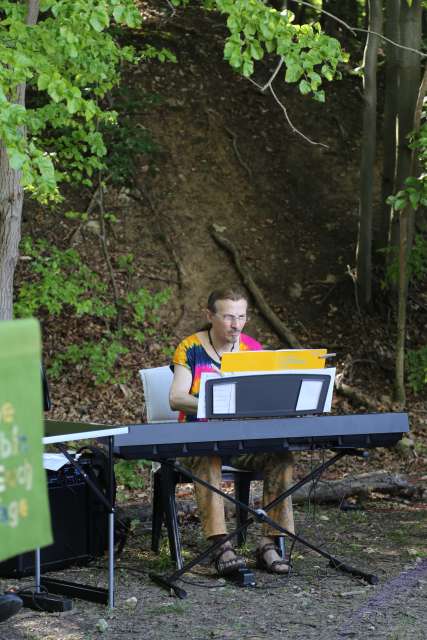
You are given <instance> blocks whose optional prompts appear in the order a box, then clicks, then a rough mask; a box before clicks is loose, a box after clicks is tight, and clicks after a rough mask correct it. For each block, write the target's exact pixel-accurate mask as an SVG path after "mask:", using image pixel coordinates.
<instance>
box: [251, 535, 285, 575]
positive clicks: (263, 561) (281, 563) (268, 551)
mask: <svg viewBox="0 0 427 640" xmlns="http://www.w3.org/2000/svg"><path fill="white" fill-rule="evenodd" d="M256 559H257V568H258V569H263V570H264V571H268V572H269V573H276V574H278V575H284V574H286V573H289V565H288V563H287V562H285V560H283V558H281V557H280V556H279V554H278V552H277V547H276V545H275V543H274V540H273V538H262V539H261V541H260V543H259V546H258V549H257V551H256Z"/></svg>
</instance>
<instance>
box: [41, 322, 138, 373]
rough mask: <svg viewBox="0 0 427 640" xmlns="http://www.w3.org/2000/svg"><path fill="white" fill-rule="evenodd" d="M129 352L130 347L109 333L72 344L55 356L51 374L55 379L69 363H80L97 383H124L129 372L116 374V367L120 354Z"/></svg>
mask: <svg viewBox="0 0 427 640" xmlns="http://www.w3.org/2000/svg"><path fill="white" fill-rule="evenodd" d="M128 352H129V349H128V348H127V347H125V346H124V344H122V343H121V342H120V341H119V340H118V339H115V337H114V334H111V335H107V336H106V337H104V338H101V340H99V341H97V342H94V341H93V340H90V341H87V342H82V343H79V344H71V345H70V346H69V347H68V348H67V349H66V350H65V351H64V352H63V353H60V354H58V355H57V356H56V357H55V359H54V361H53V363H52V366H51V367H50V368H49V374H50V376H51V377H52V378H53V379H57V378H59V377H60V375H61V373H62V371H63V369H64V367H66V366H67V365H79V366H80V368H81V366H82V365H84V366H86V367H87V368H88V370H89V371H90V373H91V374H92V376H93V377H94V380H95V384H116V383H118V382H120V383H123V382H126V381H127V380H128V379H129V374H128V373H127V372H122V373H120V374H116V373H115V368H116V364H117V362H118V360H119V358H120V356H122V355H124V354H126V353H128Z"/></svg>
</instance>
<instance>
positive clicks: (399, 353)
mask: <svg viewBox="0 0 427 640" xmlns="http://www.w3.org/2000/svg"><path fill="white" fill-rule="evenodd" d="M426 93H427V66H426V67H425V69H424V75H423V79H422V82H421V86H420V90H419V93H418V99H417V104H416V108H415V115H414V123H413V130H414V132H415V133H418V132H419V130H420V126H421V116H422V110H423V102H424V97H425V95H426ZM416 165H417V159H416V155H415V151H413V152H412V157H411V164H410V175H415V174H416V173H417V172H416ZM413 220H414V210H413V209H412V207H411V206H407V207H405V209H404V210H403V211H402V213H401V215H400V224H399V230H400V238H399V240H400V242H399V287H398V306H397V339H396V370H395V382H394V393H395V398H396V400H397V401H398V402H399V403H400V404H402V405H404V404H405V401H406V394H405V337H406V306H407V298H408V257H409V252H410V249H411V246H412V234H413V225H414V222H413Z"/></svg>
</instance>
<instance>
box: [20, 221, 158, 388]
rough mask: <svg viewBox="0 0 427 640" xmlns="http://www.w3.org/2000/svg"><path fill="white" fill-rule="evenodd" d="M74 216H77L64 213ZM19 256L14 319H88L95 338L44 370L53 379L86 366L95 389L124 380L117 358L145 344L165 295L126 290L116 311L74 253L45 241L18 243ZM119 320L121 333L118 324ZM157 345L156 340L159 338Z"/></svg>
mask: <svg viewBox="0 0 427 640" xmlns="http://www.w3.org/2000/svg"><path fill="white" fill-rule="evenodd" d="M69 216H71V217H77V212H69ZM22 254H24V257H25V258H27V259H28V258H29V259H30V260H29V266H28V269H29V272H30V276H29V277H28V278H27V279H26V280H25V281H24V282H23V284H22V286H21V288H20V289H19V291H18V293H17V299H16V302H15V306H14V311H15V315H16V316H17V317H28V316H35V315H40V314H43V313H47V314H48V315H49V317H50V318H60V317H61V315H63V314H65V313H66V314H68V315H70V314H71V315H75V316H77V317H84V318H87V321H88V323H90V324H91V325H92V326H93V327H95V328H96V330H97V333H98V334H100V335H99V337H98V339H96V340H87V341H83V342H79V343H73V344H70V345H69V346H68V347H67V348H66V349H65V350H64V351H63V352H62V353H58V354H56V355H55V357H54V359H53V360H52V363H51V366H50V368H49V374H50V376H51V377H52V378H53V379H56V378H59V377H60V375H61V374H62V372H63V371H64V369H66V368H67V366H68V365H72V366H73V367H79V368H80V369H81V368H82V367H85V368H86V369H87V371H88V372H89V373H90V375H91V376H92V378H93V380H94V382H95V384H107V383H111V384H115V383H118V382H125V381H126V380H127V379H128V374H127V373H126V372H121V371H120V370H119V369H118V364H119V362H120V358H121V356H124V355H126V354H127V353H128V352H129V349H130V347H132V345H134V344H144V343H145V342H146V341H147V339H149V338H150V337H151V336H153V335H154V334H156V333H157V332H156V327H157V326H158V323H159V314H158V311H159V309H160V307H161V306H162V305H163V304H165V303H166V302H167V301H168V299H169V297H170V290H169V289H165V290H164V291H159V292H158V293H151V292H150V291H147V290H146V289H144V288H143V287H141V288H139V289H137V290H136V291H129V292H127V293H125V294H124V295H123V298H122V299H121V300H120V301H119V306H118V307H117V306H115V305H114V304H113V303H112V302H111V300H110V295H109V292H108V286H107V285H106V283H105V282H104V280H103V279H102V277H101V276H100V275H99V274H98V273H96V272H95V271H93V270H91V269H90V268H89V267H88V266H87V265H86V264H85V263H84V261H83V260H82V256H81V255H80V254H79V253H78V252H77V251H76V250H74V249H68V250H64V251H63V250H61V249H59V248H58V247H55V246H54V245H49V244H48V243H47V242H46V241H44V240H39V241H36V242H33V241H32V240H31V238H24V239H23V241H22ZM118 262H119V263H120V264H121V265H125V266H126V268H127V269H128V270H129V269H134V256H133V255H132V254H127V255H125V256H122V257H121V258H119V259H118ZM119 314H121V315H122V316H123V317H124V329H120V328H117V326H116V325H117V320H118V317H119ZM157 340H161V337H158V338H157Z"/></svg>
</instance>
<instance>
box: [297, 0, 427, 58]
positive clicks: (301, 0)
mask: <svg viewBox="0 0 427 640" xmlns="http://www.w3.org/2000/svg"><path fill="white" fill-rule="evenodd" d="M298 2H299V4H305V6H306V7H311V8H312V9H315V10H316V11H318V12H319V13H323V14H325V15H326V16H329V18H332V20H335V21H336V22H338V23H339V24H342V25H343V27H345V28H346V29H348V30H349V31H351V33H352V34H353V35H354V36H355V35H356V32H359V33H367V34H368V35H370V34H372V35H374V36H378V37H379V38H381V40H385V42H389V43H390V44H392V45H394V46H395V47H398V49H405V51H412V53H416V54H417V55H419V56H421V58H427V53H423V52H422V51H419V50H418V49H413V48H412V47H405V45H403V44H399V42H395V41H394V40H391V39H390V38H387V36H385V35H384V34H382V33H378V32H377V31H371V30H370V29H363V28H362V27H352V26H350V25H349V24H348V23H347V22H345V21H344V20H341V18H338V16H335V15H334V14H333V13H329V11H325V9H319V7H318V6H317V5H315V4H312V3H311V2H305V0H298Z"/></svg>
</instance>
